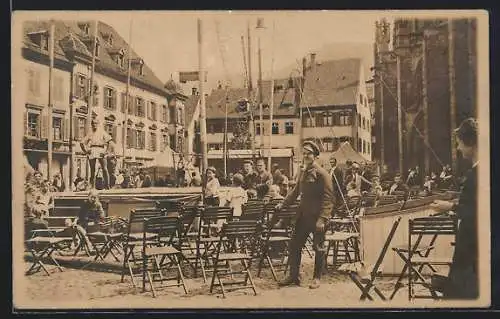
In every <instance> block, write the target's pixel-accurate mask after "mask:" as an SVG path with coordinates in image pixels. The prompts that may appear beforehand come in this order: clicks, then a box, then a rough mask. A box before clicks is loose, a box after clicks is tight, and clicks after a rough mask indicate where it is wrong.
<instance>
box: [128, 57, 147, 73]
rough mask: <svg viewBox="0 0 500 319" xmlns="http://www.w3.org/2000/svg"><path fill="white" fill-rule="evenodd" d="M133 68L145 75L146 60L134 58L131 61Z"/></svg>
mask: <svg viewBox="0 0 500 319" xmlns="http://www.w3.org/2000/svg"><path fill="white" fill-rule="evenodd" d="M130 64H131V66H132V69H133V70H135V71H136V72H137V74H139V75H144V60H143V59H141V58H136V59H132V60H131V61H130Z"/></svg>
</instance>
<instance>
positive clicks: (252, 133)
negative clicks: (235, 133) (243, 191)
mask: <svg viewBox="0 0 500 319" xmlns="http://www.w3.org/2000/svg"><path fill="white" fill-rule="evenodd" d="M247 37H248V108H249V109H248V111H249V113H250V120H249V121H248V134H249V137H250V148H251V150H252V160H255V123H254V119H253V103H254V101H252V90H253V84H252V49H251V47H252V45H251V43H252V42H251V37H250V22H247Z"/></svg>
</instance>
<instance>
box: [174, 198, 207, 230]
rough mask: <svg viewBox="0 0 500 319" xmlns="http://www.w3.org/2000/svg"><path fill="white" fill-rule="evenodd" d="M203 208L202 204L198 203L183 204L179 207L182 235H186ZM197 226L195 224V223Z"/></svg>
mask: <svg viewBox="0 0 500 319" xmlns="http://www.w3.org/2000/svg"><path fill="white" fill-rule="evenodd" d="M202 209H204V207H203V206H198V205H183V206H182V208H181V214H180V218H181V222H182V224H183V236H186V235H187V232H188V231H189V229H190V228H191V226H193V224H194V222H195V221H196V218H197V217H200V212H201V210H202ZM196 226H197V225H196Z"/></svg>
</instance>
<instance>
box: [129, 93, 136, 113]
mask: <svg viewBox="0 0 500 319" xmlns="http://www.w3.org/2000/svg"><path fill="white" fill-rule="evenodd" d="M129 100H130V112H129V114H131V115H135V109H136V107H135V103H136V97H135V96H131V97H130V99H129Z"/></svg>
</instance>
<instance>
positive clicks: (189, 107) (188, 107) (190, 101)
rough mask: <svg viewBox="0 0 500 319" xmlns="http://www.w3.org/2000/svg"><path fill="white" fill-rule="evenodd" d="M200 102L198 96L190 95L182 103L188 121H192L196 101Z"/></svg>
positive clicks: (196, 104)
mask: <svg viewBox="0 0 500 319" xmlns="http://www.w3.org/2000/svg"><path fill="white" fill-rule="evenodd" d="M199 100H200V96H199V95H190V96H188V98H187V99H186V101H184V114H185V117H186V119H187V120H188V121H192V120H194V119H193V116H194V112H195V110H196V107H197V106H198V101H199Z"/></svg>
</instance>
